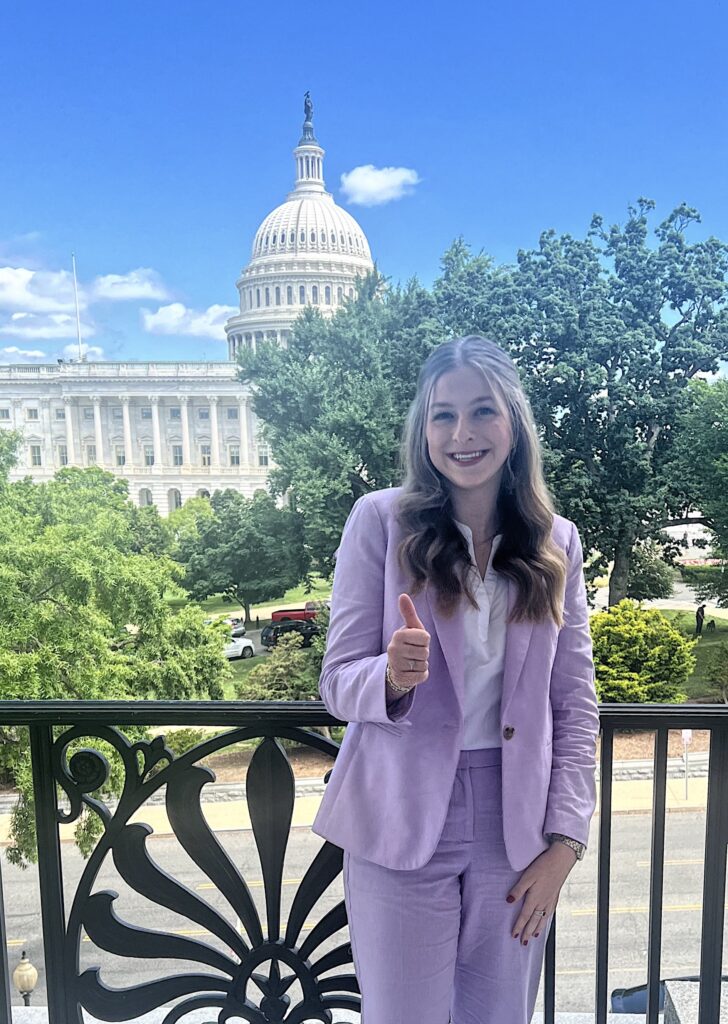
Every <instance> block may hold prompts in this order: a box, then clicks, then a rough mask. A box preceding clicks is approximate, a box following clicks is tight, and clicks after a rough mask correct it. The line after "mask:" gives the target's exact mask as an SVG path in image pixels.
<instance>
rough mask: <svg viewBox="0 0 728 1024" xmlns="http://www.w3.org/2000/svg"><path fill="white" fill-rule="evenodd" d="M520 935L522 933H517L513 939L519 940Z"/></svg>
mask: <svg viewBox="0 0 728 1024" xmlns="http://www.w3.org/2000/svg"><path fill="white" fill-rule="evenodd" d="M520 934H521V933H520V932H516V934H515V935H514V936H513V938H514V939H517V938H518V936H519V935H520Z"/></svg>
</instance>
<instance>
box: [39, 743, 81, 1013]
mask: <svg viewBox="0 0 728 1024" xmlns="http://www.w3.org/2000/svg"><path fill="white" fill-rule="evenodd" d="M29 729H30V751H31V760H32V767H33V793H34V798H35V828H36V834H37V838H38V880H39V883H40V908H41V917H42V920H43V958H44V960H45V971H46V994H47V1000H48V1022H49V1024H71V1021H70V1019H69V1018H68V1016H67V1012H66V1011H67V1005H68V1004H67V993H66V982H65V970H64V952H65V948H66V913H65V908H64V903H63V870H62V867H61V838H60V834H59V831H58V822H57V820H56V811H57V799H56V784H55V780H54V778H53V766H52V762H51V748H52V746H53V726H52V725H49V724H44V725H31V726H29Z"/></svg>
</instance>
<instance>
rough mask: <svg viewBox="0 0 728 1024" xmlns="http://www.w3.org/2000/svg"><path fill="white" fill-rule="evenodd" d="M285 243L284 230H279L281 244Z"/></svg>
mask: <svg viewBox="0 0 728 1024" xmlns="http://www.w3.org/2000/svg"><path fill="white" fill-rule="evenodd" d="M285 244H286V233H285V231H281V245H285Z"/></svg>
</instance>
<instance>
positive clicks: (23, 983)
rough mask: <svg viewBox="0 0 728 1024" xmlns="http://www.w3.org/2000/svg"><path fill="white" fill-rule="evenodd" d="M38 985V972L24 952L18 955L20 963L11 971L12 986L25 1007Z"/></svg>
mask: <svg viewBox="0 0 728 1024" xmlns="http://www.w3.org/2000/svg"><path fill="white" fill-rule="evenodd" d="M37 983H38V972H37V971H36V969H35V967H33V965H32V963H31V962H30V960H28V958H27V956H26V955H25V950H23V952H22V953H21V955H20V963H19V964H18V966H17V967H16V968H15V970H14V971H13V984H14V985H15V987H16V988H17V990H18V992H19V993H20V995H21V996H22V997H23V1002H24V1003H25V1005H26V1006H30V996H31V994H32V992H33V989H34V988H35V986H36V984H37Z"/></svg>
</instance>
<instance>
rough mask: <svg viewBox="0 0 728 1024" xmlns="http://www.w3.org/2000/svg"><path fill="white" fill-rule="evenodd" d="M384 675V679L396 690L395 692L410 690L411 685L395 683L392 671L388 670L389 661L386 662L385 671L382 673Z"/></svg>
mask: <svg viewBox="0 0 728 1024" xmlns="http://www.w3.org/2000/svg"><path fill="white" fill-rule="evenodd" d="M384 676H385V679H386V681H387V682H388V683H389V685H390V686H391V687H392V689H393V690H396V692H397V693H409V692H410V690H411V689H412V687H411V686H397V684H396V683H395V682H394V680H393V679H392V673H391V672H390V671H389V662H387V671H386V672H385V673H384Z"/></svg>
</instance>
